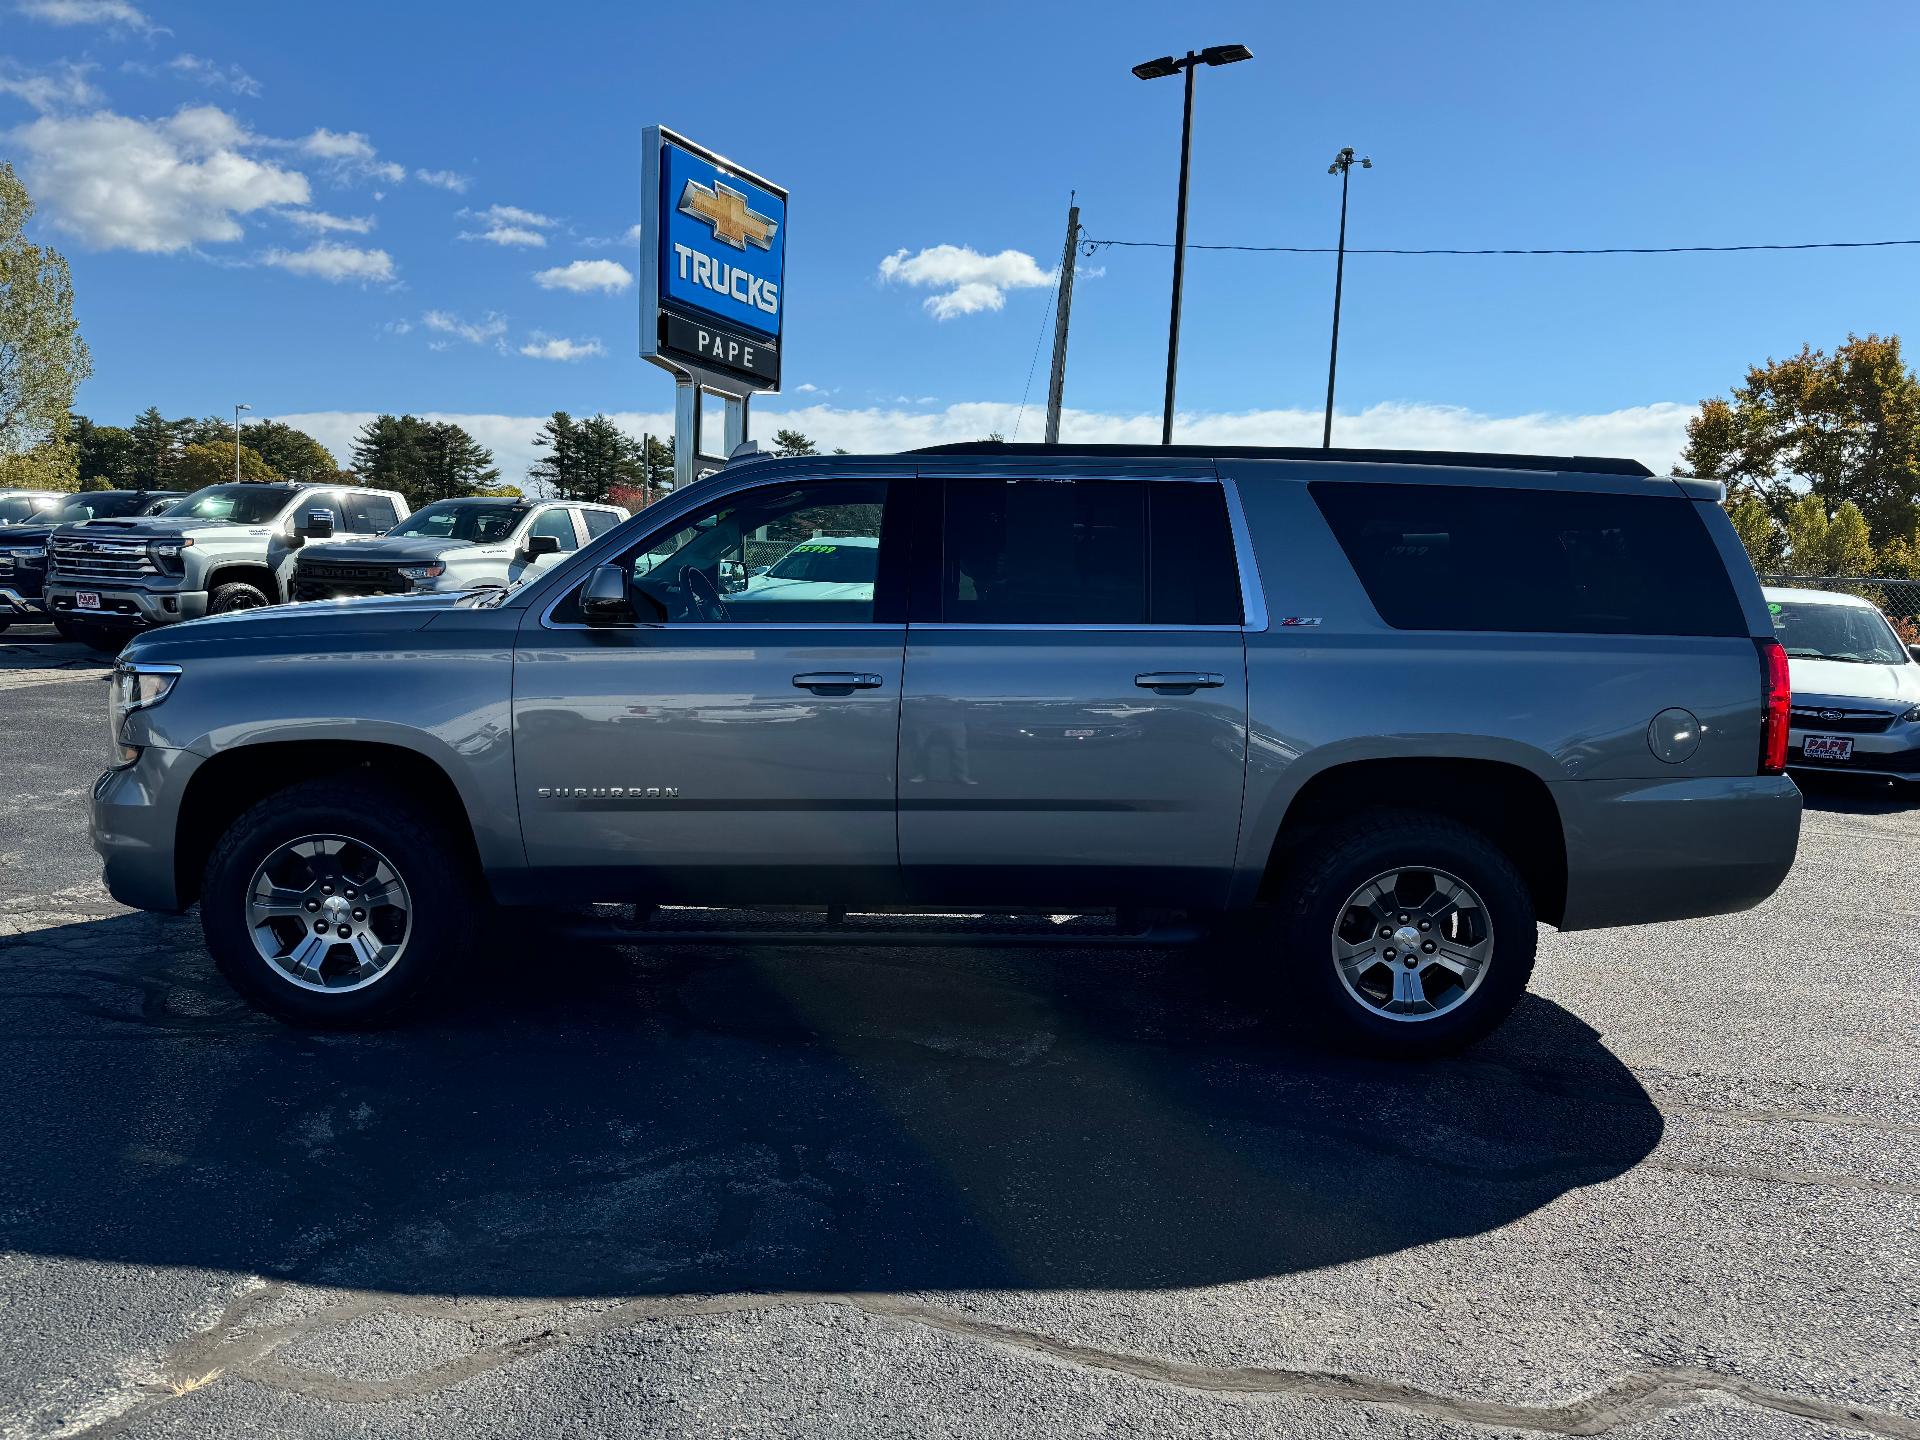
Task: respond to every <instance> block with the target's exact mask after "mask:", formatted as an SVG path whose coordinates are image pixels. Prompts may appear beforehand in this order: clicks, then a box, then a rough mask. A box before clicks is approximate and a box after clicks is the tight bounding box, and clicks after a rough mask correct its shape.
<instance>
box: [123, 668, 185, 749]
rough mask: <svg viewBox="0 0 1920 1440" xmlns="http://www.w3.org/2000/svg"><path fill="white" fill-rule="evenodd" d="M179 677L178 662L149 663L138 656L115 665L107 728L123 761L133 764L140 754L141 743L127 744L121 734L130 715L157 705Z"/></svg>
mask: <svg viewBox="0 0 1920 1440" xmlns="http://www.w3.org/2000/svg"><path fill="white" fill-rule="evenodd" d="M179 678H180V667H179V666H178V665H148V664H143V663H142V662H140V661H138V660H122V661H121V662H120V663H119V664H118V665H115V666H114V667H113V690H112V692H111V698H110V699H109V700H108V702H107V730H108V734H109V737H110V738H111V739H112V741H113V744H114V749H115V752H116V753H117V755H118V756H119V760H118V763H119V764H120V765H131V764H132V763H133V762H134V761H136V760H138V759H139V758H140V747H139V746H138V745H129V744H127V742H126V740H125V738H124V737H123V735H122V731H123V728H124V726H125V724H126V720H127V717H128V716H129V715H131V714H133V712H134V711H136V710H145V709H147V708H149V707H150V706H154V705H158V704H159V703H160V702H161V701H162V700H164V699H166V698H167V696H168V694H170V693H171V692H172V690H173V687H174V683H175V682H176V681H178V680H179Z"/></svg>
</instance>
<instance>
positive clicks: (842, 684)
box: [793, 670, 887, 693]
mask: <svg viewBox="0 0 1920 1440" xmlns="http://www.w3.org/2000/svg"><path fill="white" fill-rule="evenodd" d="M793 683H794V687H795V688H796V689H800V690H812V691H814V692H816V693H817V692H819V691H822V690H878V689H879V688H880V687H881V686H882V685H884V684H886V683H887V681H886V677H885V676H884V675H869V674H866V673H864V672H861V671H854V670H810V671H808V672H807V673H806V674H804V675H796V676H794V677H793Z"/></svg>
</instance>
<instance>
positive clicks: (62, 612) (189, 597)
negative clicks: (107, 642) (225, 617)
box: [46, 580, 207, 628]
mask: <svg viewBox="0 0 1920 1440" xmlns="http://www.w3.org/2000/svg"><path fill="white" fill-rule="evenodd" d="M82 590H85V591H88V592H89V593H91V594H94V595H98V596H99V597H100V608H99V609H98V610H83V609H81V608H80V605H79V603H78V602H77V601H76V600H75V598H74V597H75V596H76V595H78V594H79V593H80V592H81V591H82ZM46 609H47V612H48V613H49V614H51V615H53V616H54V617H55V618H57V619H61V620H83V621H86V622H88V623H90V624H97V625H121V626H134V627H137V628H145V627H146V626H149V625H171V624H173V623H174V622H175V621H176V620H198V619H199V618H200V617H201V616H203V615H205V614H206V613H207V592H206V591H204V590H143V589H141V588H140V587H139V586H136V585H110V584H100V585H76V584H70V583H68V582H67V581H64V580H55V581H49V582H48V583H47V599H46Z"/></svg>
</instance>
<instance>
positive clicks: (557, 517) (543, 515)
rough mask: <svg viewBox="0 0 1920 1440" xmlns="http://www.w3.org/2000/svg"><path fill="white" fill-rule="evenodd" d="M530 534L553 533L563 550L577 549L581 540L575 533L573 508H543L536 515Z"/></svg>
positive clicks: (529, 529) (528, 532)
mask: <svg viewBox="0 0 1920 1440" xmlns="http://www.w3.org/2000/svg"><path fill="white" fill-rule="evenodd" d="M527 534H529V535H551V536H552V537H553V538H554V539H556V540H558V541H559V542H560V548H561V549H562V550H577V549H579V548H580V541H579V540H578V539H577V538H576V537H575V536H574V533H573V512H572V511H571V510H542V511H541V512H540V513H539V514H538V515H536V516H535V517H534V520H533V524H532V525H531V526H530V527H529V528H528V530H527Z"/></svg>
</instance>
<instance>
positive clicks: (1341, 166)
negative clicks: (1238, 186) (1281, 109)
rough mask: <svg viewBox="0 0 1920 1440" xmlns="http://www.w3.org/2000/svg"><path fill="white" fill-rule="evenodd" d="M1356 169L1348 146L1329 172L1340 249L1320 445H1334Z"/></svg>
mask: <svg viewBox="0 0 1920 1440" xmlns="http://www.w3.org/2000/svg"><path fill="white" fill-rule="evenodd" d="M1360 168H1361V169H1362V170H1371V169H1372V168H1373V159H1372V157H1371V156H1367V155H1362V156H1361V157H1360ZM1352 169H1353V147H1352V146H1351V145H1348V146H1346V147H1344V148H1343V149H1342V150H1341V151H1340V153H1339V154H1338V155H1336V156H1334V157H1333V163H1332V164H1331V165H1329V166H1328V167H1327V174H1329V175H1338V176H1339V177H1340V251H1339V258H1338V259H1337V260H1335V261H1334V262H1333V346H1332V348H1331V349H1330V350H1329V351H1328V352H1327V424H1326V428H1325V429H1323V430H1322V431H1321V432H1320V448H1321V449H1322V450H1331V449H1332V448H1333V372H1334V369H1335V368H1336V367H1337V366H1338V365H1339V364H1340V285H1341V282H1342V281H1343V280H1345V279H1346V275H1347V174H1348V172H1349V171H1351V170H1352Z"/></svg>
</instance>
